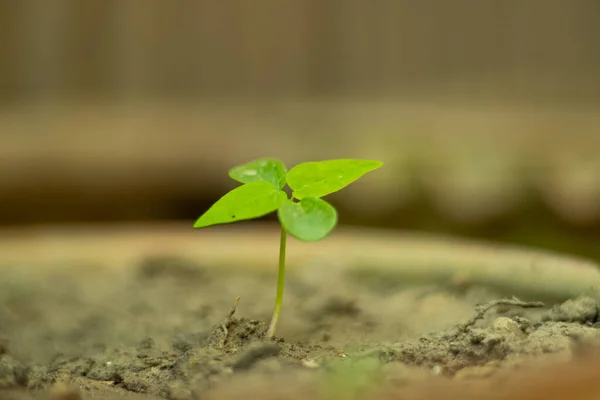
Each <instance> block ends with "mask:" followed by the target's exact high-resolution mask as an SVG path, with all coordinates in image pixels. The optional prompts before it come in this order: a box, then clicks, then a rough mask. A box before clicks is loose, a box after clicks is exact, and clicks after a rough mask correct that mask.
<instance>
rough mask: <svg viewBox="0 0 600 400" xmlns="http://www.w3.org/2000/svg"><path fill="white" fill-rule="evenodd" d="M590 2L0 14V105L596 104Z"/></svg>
mask: <svg viewBox="0 0 600 400" xmlns="http://www.w3.org/2000/svg"><path fill="white" fill-rule="evenodd" d="M599 38H600V2H598V1H597V0H573V1H566V0H487V1H481V0H453V1H448V0H418V1H417V0H369V1H367V0H256V1H247V0H227V1H219V0H168V1H167V0H89V1H81V0H52V1H50V0H2V1H1V2H0V88H1V90H0V97H1V99H2V100H3V101H4V102H8V103H13V102H19V101H30V100H34V101H37V100H43V99H48V98H56V97H71V96H75V97H76V98H79V97H81V96H85V97H108V98H115V97H118V98H128V97H131V98H135V97H138V96H154V97H159V98H165V97H175V98H181V97H186V98H189V97H192V98H203V97H211V98H213V97H214V96H236V97H237V96H261V97H265V96H266V97H272V96H275V97H278V96H285V97H287V96H298V97H314V96H351V97H356V96H366V97H369V96H381V95H385V96H398V95H402V96H414V95H420V94H423V95H428V94H434V93H435V94H449V95H457V96H466V95H476V96H477V95H481V96H484V95H485V96H493V97H500V98H509V99H521V100H528V99H530V100H533V101H540V100H542V99H546V100H553V101H556V100H561V101H568V102H590V101H596V100H598V99H599V98H600V95H599V93H600V73H599V72H598V71H600V46H599V45H598V39H599Z"/></svg>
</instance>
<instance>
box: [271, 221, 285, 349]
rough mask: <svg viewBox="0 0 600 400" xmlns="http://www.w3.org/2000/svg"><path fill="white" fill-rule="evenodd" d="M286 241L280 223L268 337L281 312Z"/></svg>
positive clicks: (283, 228)
mask: <svg viewBox="0 0 600 400" xmlns="http://www.w3.org/2000/svg"><path fill="white" fill-rule="evenodd" d="M286 241H287V230H286V229H285V227H284V226H283V224H282V225H281V237H280V239H279V270H278V271H277V295H276V296H275V308H274V309H273V316H272V317H271V324H270V325H269V329H268V330H267V334H266V337H267V338H268V339H270V338H272V337H273V336H275V331H276V330H277V324H278V322H279V314H280V313H281V305H282V304H283V288H284V286H285V247H286Z"/></svg>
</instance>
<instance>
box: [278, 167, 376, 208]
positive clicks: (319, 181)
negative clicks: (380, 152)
mask: <svg viewBox="0 0 600 400" xmlns="http://www.w3.org/2000/svg"><path fill="white" fill-rule="evenodd" d="M382 165H383V163H382V162H381V161H375V160H353V159H339V160H329V161H311V162H306V163H302V164H298V165H296V166H295V167H293V168H292V169H291V170H290V171H289V172H288V174H287V184H288V185H289V186H290V188H292V190H293V191H294V192H293V196H294V197H295V198H297V199H299V200H301V199H303V198H305V197H309V196H313V197H323V196H326V195H328V194H331V193H334V192H337V191H338V190H340V189H343V188H344V187H346V186H348V185H349V184H351V183H352V182H354V181H356V180H357V179H359V178H360V177H361V176H363V175H364V174H366V173H367V172H370V171H373V170H375V169H377V168H379V167H381V166H382Z"/></svg>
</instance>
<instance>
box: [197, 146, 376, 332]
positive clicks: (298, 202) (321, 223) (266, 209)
mask: <svg viewBox="0 0 600 400" xmlns="http://www.w3.org/2000/svg"><path fill="white" fill-rule="evenodd" d="M382 165H383V163H382V162H381V161H374V160H353V159H339V160H328V161H318V162H305V163H302V164H298V165H296V166H295V167H293V168H292V169H290V170H289V171H287V169H286V167H285V165H283V163H282V162H281V161H279V160H276V159H272V158H263V159H259V160H255V161H251V162H249V163H246V164H243V165H240V166H237V167H234V168H232V169H231V170H229V177H230V178H231V179H233V180H234V181H236V182H239V183H241V184H242V185H241V186H238V187H237V188H235V189H233V190H231V191H230V192H228V193H227V194H225V195H224V196H223V197H221V198H220V199H219V200H218V201H217V202H216V203H215V204H213V205H212V206H211V207H210V208H209V209H208V210H207V211H206V212H205V213H204V214H202V216H201V217H200V218H199V219H198V220H197V221H196V223H195V224H194V228H205V227H208V226H212V225H218V224H227V223H232V222H237V221H243V220H248V219H254V218H259V217H263V216H265V215H267V214H270V213H272V212H274V211H277V216H278V218H279V222H280V225H281V236H280V241H279V270H278V275H277V294H276V297H275V308H274V310H273V316H272V318H271V323H270V325H269V329H268V330H267V333H266V336H267V338H272V337H273V336H274V335H275V330H276V329H277V324H278V322H279V315H280V313H281V305H282V303H283V288H284V283H285V251H286V241H287V235H288V233H289V234H290V235H292V236H294V237H295V238H297V239H299V240H301V241H305V242H315V241H317V240H321V239H323V238H325V237H326V236H327V235H329V233H330V232H331V231H332V230H333V228H335V226H336V224H337V221H338V216H337V211H336V209H335V208H334V207H333V206H332V205H331V204H329V203H328V202H327V201H325V200H323V199H321V197H323V196H326V195H328V194H331V193H334V192H337V191H338V190H340V189H343V188H344V187H346V186H348V185H349V184H351V183H352V182H354V181H356V180H358V179H359V178H360V177H362V176H363V175H364V174H366V173H367V172H370V171H373V170H375V169H377V168H379V167H381V166H382ZM286 183H287V185H288V186H289V188H290V189H291V190H292V194H291V197H288V195H287V193H286V192H285V191H284V190H283V189H284V187H285V185H286Z"/></svg>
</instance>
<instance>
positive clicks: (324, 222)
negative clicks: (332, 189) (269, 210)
mask: <svg viewBox="0 0 600 400" xmlns="http://www.w3.org/2000/svg"><path fill="white" fill-rule="evenodd" d="M277 213H278V216H279V221H280V222H281V224H282V225H283V226H284V227H285V229H287V231H288V232H289V233H290V234H291V235H292V236H295V237H296V238H298V239H300V240H303V241H306V242H314V241H317V240H320V239H323V238H324V237H325V236H327V235H328V234H329V233H330V232H331V231H332V230H333V228H335V225H336V224H337V211H336V210H335V208H334V207H333V206H332V205H331V204H329V203H328V202H326V201H325V200H322V199H319V198H316V197H305V198H303V199H302V200H300V202H295V201H293V200H291V199H288V200H287V201H285V202H283V203H281V207H279V211H278V212H277Z"/></svg>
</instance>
